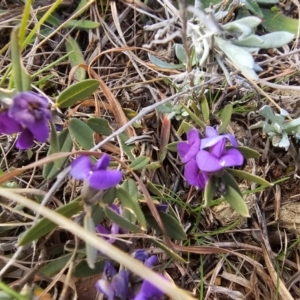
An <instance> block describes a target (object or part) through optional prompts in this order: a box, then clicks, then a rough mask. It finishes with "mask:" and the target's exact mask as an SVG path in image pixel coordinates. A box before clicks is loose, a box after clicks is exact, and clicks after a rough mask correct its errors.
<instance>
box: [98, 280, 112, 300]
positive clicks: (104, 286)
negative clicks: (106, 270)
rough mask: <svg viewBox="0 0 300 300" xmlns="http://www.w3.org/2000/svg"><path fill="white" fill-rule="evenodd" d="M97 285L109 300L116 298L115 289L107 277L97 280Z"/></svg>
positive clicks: (99, 290)
mask: <svg viewBox="0 0 300 300" xmlns="http://www.w3.org/2000/svg"><path fill="white" fill-rule="evenodd" d="M95 287H96V289H97V290H98V292H99V293H101V294H104V295H105V296H106V297H107V298H108V300H114V299H115V291H114V290H113V287H112V286H111V283H110V282H108V281H107V280H105V279H99V280H97V281H96V284H95Z"/></svg>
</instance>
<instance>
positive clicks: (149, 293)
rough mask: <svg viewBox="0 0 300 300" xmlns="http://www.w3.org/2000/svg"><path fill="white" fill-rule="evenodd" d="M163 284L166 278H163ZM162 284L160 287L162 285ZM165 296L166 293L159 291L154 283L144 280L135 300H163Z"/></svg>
mask: <svg viewBox="0 0 300 300" xmlns="http://www.w3.org/2000/svg"><path fill="white" fill-rule="evenodd" d="M161 278H162V282H163V281H164V280H166V279H165V277H163V276H161ZM162 282H160V285H161V284H162ZM163 296H164V293H163V292H162V291H161V290H160V289H158V288H157V287H156V286H154V285H153V284H152V283H150V282H149V281H147V280H144V281H143V283H142V286H141V289H140V292H139V293H138V294H137V295H136V296H135V298H134V300H152V299H157V300H158V299H161V298H162V297H163Z"/></svg>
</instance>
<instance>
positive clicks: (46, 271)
mask: <svg viewBox="0 0 300 300" xmlns="http://www.w3.org/2000/svg"><path fill="white" fill-rule="evenodd" d="M71 256H72V254H67V255H64V256H62V257H59V258H57V259H54V260H52V261H51V262H49V263H47V264H46V265H44V266H42V268H41V269H40V270H39V272H40V273H42V274H43V275H45V276H48V277H52V276H54V275H56V274H57V273H59V272H60V271H61V270H62V269H63V268H64V267H65V266H66V264H67V263H68V262H69V261H70V258H71Z"/></svg>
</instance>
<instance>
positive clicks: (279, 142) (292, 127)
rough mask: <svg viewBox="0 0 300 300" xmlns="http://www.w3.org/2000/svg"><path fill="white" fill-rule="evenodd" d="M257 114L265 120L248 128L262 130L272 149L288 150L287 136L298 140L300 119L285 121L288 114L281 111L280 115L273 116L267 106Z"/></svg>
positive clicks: (288, 141) (299, 136)
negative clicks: (267, 137)
mask: <svg viewBox="0 0 300 300" xmlns="http://www.w3.org/2000/svg"><path fill="white" fill-rule="evenodd" d="M258 114H259V115H261V116H262V117H264V118H265V119H266V120H265V121H260V122H258V123H256V124H254V125H252V126H250V129H255V128H262V129H263V131H264V132H265V133H266V134H267V135H268V136H269V138H270V139H271V141H272V145H273V146H274V147H280V148H285V150H288V148H289V146H290V140H289V136H293V137H294V138H296V139H298V140H299V139H300V117H299V118H297V119H293V120H286V118H287V116H288V115H289V114H288V113H287V112H286V111H285V110H283V109H282V110H281V113H280V114H274V112H273V110H272V108H271V107H270V106H268V105H264V106H263V107H262V108H261V109H260V110H259V111H258Z"/></svg>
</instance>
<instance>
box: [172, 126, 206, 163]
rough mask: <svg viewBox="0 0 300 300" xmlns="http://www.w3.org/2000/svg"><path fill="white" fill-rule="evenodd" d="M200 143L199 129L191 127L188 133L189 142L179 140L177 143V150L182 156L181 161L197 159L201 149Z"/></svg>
mask: <svg viewBox="0 0 300 300" xmlns="http://www.w3.org/2000/svg"><path fill="white" fill-rule="evenodd" d="M200 144H201V140H200V136H199V131H198V130H197V129H196V128H193V129H191V130H190V131H189V132H188V133H187V142H179V143H178V144H177V150H178V154H179V155H180V157H181V161H182V162H183V163H187V162H189V161H190V160H191V159H195V158H196V155H197V153H198V151H199V150H200Z"/></svg>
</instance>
